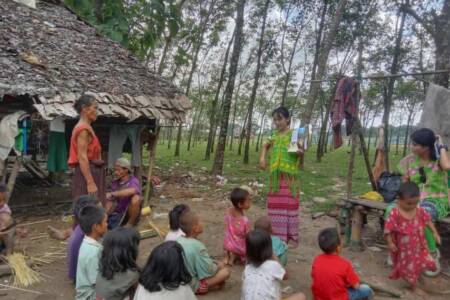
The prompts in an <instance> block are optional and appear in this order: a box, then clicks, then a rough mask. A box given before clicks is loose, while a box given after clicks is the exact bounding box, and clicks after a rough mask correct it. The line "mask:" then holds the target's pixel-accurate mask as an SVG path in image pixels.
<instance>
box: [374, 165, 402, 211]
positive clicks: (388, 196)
mask: <svg viewBox="0 0 450 300" xmlns="http://www.w3.org/2000/svg"><path fill="white" fill-rule="evenodd" d="M377 184H378V192H379V193H380V194H381V195H382V196H383V198H384V202H386V203H390V202H392V201H394V200H395V198H397V193H398V191H399V189H400V186H401V184H402V176H401V175H400V174H393V173H389V172H386V171H385V172H383V173H381V175H380V179H378V183H377Z"/></svg>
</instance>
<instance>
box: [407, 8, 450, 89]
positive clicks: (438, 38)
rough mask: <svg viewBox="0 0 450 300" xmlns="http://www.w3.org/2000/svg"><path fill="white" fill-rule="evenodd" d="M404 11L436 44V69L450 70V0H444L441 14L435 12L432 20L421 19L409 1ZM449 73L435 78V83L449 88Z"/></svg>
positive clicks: (437, 75)
mask: <svg viewBox="0 0 450 300" xmlns="http://www.w3.org/2000/svg"><path fill="white" fill-rule="evenodd" d="M402 8H403V11H404V12H406V13H408V14H409V15H411V16H412V17H413V18H414V19H415V20H416V21H417V22H418V23H420V24H421V25H422V26H423V28H424V29H425V30H426V31H427V32H428V34H430V35H431V37H432V38H433V40H434V44H435V49H436V50H435V69H436V70H449V69H450V0H444V1H443V5H442V10H441V12H440V13H439V14H437V13H436V12H434V11H433V14H432V16H433V18H432V19H431V20H427V19H424V18H422V17H420V16H419V15H418V14H417V13H416V12H415V11H414V10H413V9H412V8H411V7H410V6H409V1H408V2H407V4H406V5H403V6H402ZM449 75H450V74H449V73H440V74H436V75H435V76H434V82H435V83H436V84H438V85H440V86H443V87H445V88H448V87H449Z"/></svg>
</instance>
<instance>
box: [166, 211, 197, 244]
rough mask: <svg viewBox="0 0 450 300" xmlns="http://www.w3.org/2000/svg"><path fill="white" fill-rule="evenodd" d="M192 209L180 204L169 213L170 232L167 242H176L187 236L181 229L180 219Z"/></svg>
mask: <svg viewBox="0 0 450 300" xmlns="http://www.w3.org/2000/svg"><path fill="white" fill-rule="evenodd" d="M190 210H191V209H190V208H189V206H187V205H186V204H178V205H175V207H174V208H173V209H172V210H171V211H170V212H169V226H170V231H169V233H167V235H166V239H165V241H166V242H167V241H176V240H177V239H178V238H179V237H181V236H185V235H186V234H185V233H184V232H183V230H181V228H180V217H181V215H182V214H184V213H185V212H188V211H190Z"/></svg>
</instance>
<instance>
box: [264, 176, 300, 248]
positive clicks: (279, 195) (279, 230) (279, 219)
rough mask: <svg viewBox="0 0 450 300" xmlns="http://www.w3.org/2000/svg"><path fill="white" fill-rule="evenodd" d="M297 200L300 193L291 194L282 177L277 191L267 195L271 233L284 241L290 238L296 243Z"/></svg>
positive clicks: (297, 223)
mask: <svg viewBox="0 0 450 300" xmlns="http://www.w3.org/2000/svg"><path fill="white" fill-rule="evenodd" d="M299 202H300V195H299V196H298V198H295V197H293V196H292V192H291V190H290V189H289V185H288V184H287V182H286V180H285V179H284V178H281V179H280V189H279V191H278V192H276V193H272V192H270V193H269V194H268V195H267V210H268V213H269V217H270V219H271V221H272V231H273V235H276V236H278V237H280V238H281V239H282V240H283V241H284V242H286V243H287V242H289V241H290V240H292V241H293V242H294V243H295V244H298V231H299V228H298V225H299V219H298V214H299Z"/></svg>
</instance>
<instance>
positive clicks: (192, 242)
mask: <svg viewBox="0 0 450 300" xmlns="http://www.w3.org/2000/svg"><path fill="white" fill-rule="evenodd" d="M180 228H181V230H183V232H184V233H185V234H186V236H182V237H179V238H178V239H177V242H178V243H179V244H180V245H181V247H183V251H184V255H185V263H186V266H187V269H188V270H189V273H190V274H191V276H192V282H191V287H192V289H193V291H194V292H195V293H196V294H198V295H204V294H206V293H208V291H210V290H212V289H216V288H220V287H222V286H223V284H224V283H225V281H226V280H227V279H228V277H230V271H229V269H227V268H226V267H225V266H224V264H222V263H216V262H214V261H213V260H212V258H211V257H210V256H209V254H208V252H207V250H206V247H205V245H204V244H203V243H202V242H200V241H199V240H198V239H197V237H198V236H199V235H200V234H201V233H202V232H203V225H202V223H201V221H200V218H199V216H198V215H197V214H196V213H195V212H193V211H189V212H186V213H184V214H182V215H181V219H180Z"/></svg>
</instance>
